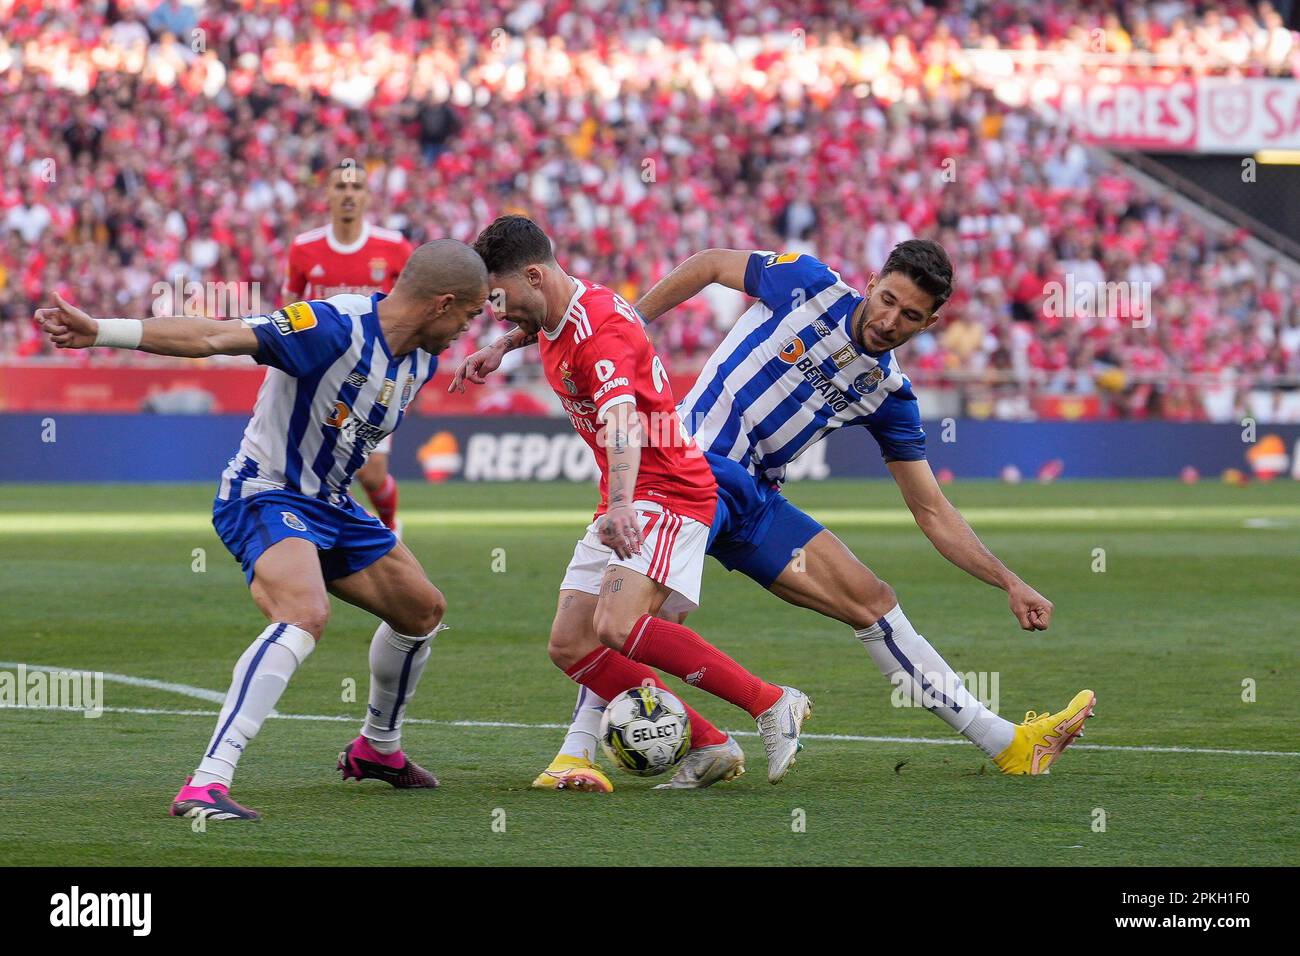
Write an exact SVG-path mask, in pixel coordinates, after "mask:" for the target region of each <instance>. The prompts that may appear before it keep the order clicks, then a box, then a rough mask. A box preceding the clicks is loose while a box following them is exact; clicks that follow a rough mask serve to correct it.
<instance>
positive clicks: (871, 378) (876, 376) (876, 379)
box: [853, 365, 885, 395]
mask: <svg viewBox="0 0 1300 956" xmlns="http://www.w3.org/2000/svg"><path fill="white" fill-rule="evenodd" d="M884 380H885V370H884V369H883V368H881V367H880V366H879V365H877V366H876V367H875V368H873V369H872V370H871V371H870V372H863V373H862V374H861V375H859V376H858V377H857V378H855V379H854V380H853V390H854V391H856V392H860V393H861V394H863V395H870V394H871V393H872V392H874V391H875V390H876V389H877V388H878V387H879V386H880V383H881V382H883V381H884Z"/></svg>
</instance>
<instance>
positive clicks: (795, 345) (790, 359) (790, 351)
mask: <svg viewBox="0 0 1300 956" xmlns="http://www.w3.org/2000/svg"><path fill="white" fill-rule="evenodd" d="M803 353H804V344H803V339H801V338H799V336H797V335H795V336H792V337H791V338H790V339H789V340H788V341H787V342H786V343H785V345H783V346H781V351H780V352H779V353H778V355H779V356H780V358H781V361H782V362H785V363H786V364H787V365H793V364H794V363H795V362H797V361H799V360H800V359H801V358H803Z"/></svg>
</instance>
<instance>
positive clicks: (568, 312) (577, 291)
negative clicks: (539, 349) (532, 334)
mask: <svg viewBox="0 0 1300 956" xmlns="http://www.w3.org/2000/svg"><path fill="white" fill-rule="evenodd" d="M569 278H570V279H572V280H573V285H574V289H573V296H572V297H571V298H570V299H569V304H568V305H566V306H565V307H564V318H563V319H561V320H560V323H559V324H558V325H557V326H556V327H555V331H553V332H548V331H546V326H542V329H541V332H542V334H543V335H544V336H546V340H547V341H548V342H554V341H555V340H556V339H558V338H559V337H560V333H561V332H563V331H564V326H565V325H566V324H567V323H568V321H569V319H571V318H572V317H573V308H574V306H576V305H577V304H578V300H579V299H581V298H582V297H583V296H584V295H586V293H587V287H586V286H585V285H583V283H582V280H581V279H579V278H578V277H577V276H569Z"/></svg>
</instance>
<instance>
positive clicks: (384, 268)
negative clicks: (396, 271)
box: [370, 259, 388, 282]
mask: <svg viewBox="0 0 1300 956" xmlns="http://www.w3.org/2000/svg"><path fill="white" fill-rule="evenodd" d="M387 273H388V260H387V259H371V260H370V278H371V280H372V281H374V282H383V281H384V276H385V275H386V274H387Z"/></svg>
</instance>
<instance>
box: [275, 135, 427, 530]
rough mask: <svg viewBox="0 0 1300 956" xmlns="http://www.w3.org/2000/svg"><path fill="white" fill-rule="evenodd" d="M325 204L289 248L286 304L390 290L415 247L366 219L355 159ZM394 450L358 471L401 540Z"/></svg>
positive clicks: (338, 171) (383, 445)
mask: <svg viewBox="0 0 1300 956" xmlns="http://www.w3.org/2000/svg"><path fill="white" fill-rule="evenodd" d="M325 201H326V204H327V205H328V206H329V213H330V221H329V224H328V225H325V226H320V227H318V228H316V229H309V230H308V231H307V232H304V233H300V234H299V235H297V236H295V237H294V240H293V243H292V245H290V246H289V263H288V268H287V269H286V270H285V279H284V289H283V301H285V302H297V301H299V300H300V299H328V298H329V297H330V296H333V295H339V294H341V293H345V292H354V293H359V294H361V295H370V294H371V293H372V292H385V293H387V292H390V291H392V288H393V283H394V282H395V281H397V276H398V274H399V273H400V272H401V271H402V267H403V266H404V265H406V260H407V259H408V258H409V257H410V255H411V244H410V243H409V242H407V241H406V239H405V237H404V236H403V235H402V234H401V233H400V232H398V231H396V230H395V229H384V228H382V227H380V226H376V225H374V224H373V223H370V222H368V221H366V218H365V214H366V207H367V206H369V205H370V187H369V185H368V184H367V182H366V172H365V170H364V169H361V168H359V167H358V166H357V165H356V163H354V162H352V161H351V160H344V161H343V162H341V163H339V164H338V165H337V166H335V167H334V168H333V169H331V170H330V171H329V177H328V181H327V182H326V186H325ZM392 451H393V439H392V437H391V436H389V437H386V438H384V440H383V441H381V442H380V443H379V444H378V445H376V446H375V449H374V451H372V452H371V453H370V457H369V458H367V459H366V461H365V464H363V465H362V466H361V468H360V469H358V471H357V480H358V481H360V482H361V487H362V488H364V489H365V490H366V495H367V497H369V498H370V504H371V506H372V507H373V508H374V510H375V514H377V515H378V516H379V520H380V521H382V522H383V523H384V524H385V525H387V526H388V527H389V528H390V529H392V530H393V531H394V532H396V533H397V536H398V537H399V538H400V537H401V526H400V524H399V522H398V519H397V479H395V478H394V477H393V476H392V475H391V474H390V473H389V471H388V459H389V456H390V455H391V454H392Z"/></svg>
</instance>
